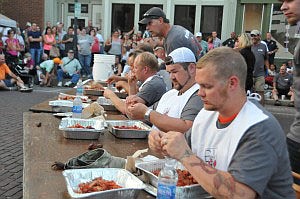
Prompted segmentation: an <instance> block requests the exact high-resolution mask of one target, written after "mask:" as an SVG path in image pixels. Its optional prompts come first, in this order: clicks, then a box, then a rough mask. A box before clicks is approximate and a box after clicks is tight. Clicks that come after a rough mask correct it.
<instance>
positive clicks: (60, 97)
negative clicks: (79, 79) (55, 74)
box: [58, 93, 91, 103]
mask: <svg viewBox="0 0 300 199" xmlns="http://www.w3.org/2000/svg"><path fill="white" fill-rule="evenodd" d="M75 97H76V95H68V94H65V93H59V95H58V100H68V101H71V102H73V101H74V99H75ZM80 98H81V101H82V102H84V103H88V102H91V100H90V99H89V97H88V96H80Z"/></svg>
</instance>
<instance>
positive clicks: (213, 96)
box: [148, 47, 295, 199]
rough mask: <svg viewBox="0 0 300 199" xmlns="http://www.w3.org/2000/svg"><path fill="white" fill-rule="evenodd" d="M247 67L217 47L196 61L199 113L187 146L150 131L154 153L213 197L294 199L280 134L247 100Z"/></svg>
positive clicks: (177, 137) (173, 135)
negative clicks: (183, 171) (173, 163)
mask: <svg viewBox="0 0 300 199" xmlns="http://www.w3.org/2000/svg"><path fill="white" fill-rule="evenodd" d="M246 72H247V65H246V63H245V60H244V58H243V57H242V56H241V54H240V53H239V52H236V51H235V50H233V49H232V48H228V47H220V48H216V49H213V50H211V51H209V52H208V53H207V54H206V55H204V56H203V57H202V58H201V59H200V60H199V61H198V62H197V68H196V77H195V79H196V82H197V83H198V84H199V85H200V89H199V92H198V95H199V96H200V97H201V99H202V101H203V104H204V108H203V109H202V110H201V111H200V112H199V113H198V115H197V117H196V118H195V120H194V123H193V127H192V130H191V136H190V145H188V142H187V141H186V140H185V135H187V133H185V134H182V133H181V132H176V131H169V132H161V131H155V130H153V131H151V133H150V134H149V137H148V143H149V147H150V149H151V150H152V151H153V152H156V153H158V154H161V155H165V156H169V157H171V158H174V159H176V160H178V161H180V162H181V163H182V164H183V166H184V167H185V168H186V169H187V170H188V171H189V172H190V173H191V175H192V176H193V177H194V179H195V180H196V181H197V182H198V183H199V185H201V186H202V188H203V189H205V190H206V191H207V192H208V193H209V194H210V195H212V196H213V197H215V198H253V199H254V198H272V199H285V198H295V193H294V191H293V189H292V175H291V168H290V163H289V157H288V151H287V147H286V143H285V133H284V132H283V130H282V128H281V127H280V124H279V122H278V121H277V120H276V119H275V117H274V116H272V115H271V114H270V113H268V112H267V111H266V110H265V109H264V108H263V107H262V106H260V105H259V104H255V103H253V102H252V101H250V100H248V99H247V96H246V93H245V82H246V76H245V74H246Z"/></svg>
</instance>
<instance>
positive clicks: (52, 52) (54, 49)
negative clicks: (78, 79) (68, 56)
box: [49, 46, 60, 57]
mask: <svg viewBox="0 0 300 199" xmlns="http://www.w3.org/2000/svg"><path fill="white" fill-rule="evenodd" d="M49 55H50V57H59V56H60V53H59V48H58V47H56V46H52V48H51V49H50V53H49Z"/></svg>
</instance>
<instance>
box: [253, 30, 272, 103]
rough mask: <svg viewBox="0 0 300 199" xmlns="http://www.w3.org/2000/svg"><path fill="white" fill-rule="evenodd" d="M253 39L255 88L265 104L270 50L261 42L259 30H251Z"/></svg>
mask: <svg viewBox="0 0 300 199" xmlns="http://www.w3.org/2000/svg"><path fill="white" fill-rule="evenodd" d="M251 41H252V43H253V45H252V46H251V51H252V53H253V54H254V56H255V64H254V70H253V83H254V89H255V92H257V93H258V94H259V95H260V96H261V104H262V105H264V104H265V102H264V101H265V99H264V96H265V95H264V85H265V66H266V67H267V68H269V58H268V50H267V46H266V45H265V44H262V43H261V39H260V32H259V31H258V30H252V31H251Z"/></svg>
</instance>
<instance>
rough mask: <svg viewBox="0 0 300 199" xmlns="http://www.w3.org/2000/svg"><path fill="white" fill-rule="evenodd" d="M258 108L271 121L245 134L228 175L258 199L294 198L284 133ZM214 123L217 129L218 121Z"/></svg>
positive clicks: (250, 129)
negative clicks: (256, 195)
mask: <svg viewBox="0 0 300 199" xmlns="http://www.w3.org/2000/svg"><path fill="white" fill-rule="evenodd" d="M255 104H256V105H257V106H258V107H259V108H261V109H262V111H263V112H264V113H265V114H266V115H268V116H269V118H268V119H267V120H264V121H262V122H260V123H257V124H255V125H254V126H252V127H251V128H249V129H248V130H247V131H246V132H245V134H244V135H243V136H242V138H241V140H240V141H239V144H238V147H237V149H236V152H235V154H234V155H233V157H232V160H231V162H230V164H229V167H228V172H229V173H230V174H231V175H233V176H234V179H235V180H237V181H239V182H241V183H243V184H246V185H247V186H249V187H251V188H252V189H253V190H254V191H256V193H257V194H258V196H259V198H272V199H285V198H295V193H294V191H293V189H292V182H293V181H292V176H291V168H290V162H289V156H288V151H287V147H286V142H285V133H284V132H283V130H282V128H281V126H280V124H279V123H278V121H277V120H276V119H275V118H274V116H273V115H272V114H270V113H269V112H267V111H266V110H265V109H264V108H262V107H261V106H260V105H259V104H258V103H255ZM212 122H213V121H212ZM214 122H215V123H216V125H218V122H217V121H214ZM228 125H230V124H228ZM228 125H225V126H222V127H220V128H226V126H228ZM218 126H219V125H218ZM191 133H192V132H191V129H190V130H189V131H187V132H186V133H185V137H186V139H187V141H188V143H189V145H190V146H191V141H190V139H191V137H190V135H191Z"/></svg>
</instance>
